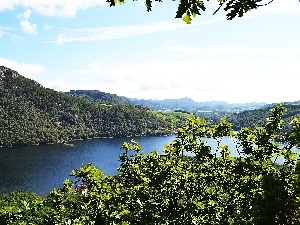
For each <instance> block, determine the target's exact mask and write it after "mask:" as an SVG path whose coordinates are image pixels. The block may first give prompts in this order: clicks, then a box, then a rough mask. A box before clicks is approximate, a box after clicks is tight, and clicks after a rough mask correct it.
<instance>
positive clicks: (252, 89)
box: [71, 46, 300, 103]
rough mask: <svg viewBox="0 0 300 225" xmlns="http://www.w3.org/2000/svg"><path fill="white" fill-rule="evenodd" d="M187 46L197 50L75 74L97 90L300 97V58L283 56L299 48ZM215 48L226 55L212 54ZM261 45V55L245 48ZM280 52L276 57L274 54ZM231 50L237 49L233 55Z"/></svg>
mask: <svg viewBox="0 0 300 225" xmlns="http://www.w3.org/2000/svg"><path fill="white" fill-rule="evenodd" d="M173 47H174V46H173ZM177 47H179V46H177ZM174 48H175V47H174ZM182 48H183V50H184V51H186V52H192V53H190V54H191V55H192V57H191V58H185V59H184V58H181V60H180V61H169V62H156V63H145V64H131V65H130V64H127V65H124V66H106V65H101V64H99V66H97V64H91V65H90V67H88V68H86V69H82V70H76V71H71V73H73V74H74V76H76V77H77V78H79V77H80V76H82V77H83V76H84V79H85V80H93V81H94V83H93V86H92V88H93V89H98V90H102V91H106V92H110V93H115V94H118V95H123V96H127V97H137V98H145V99H149V98H152V99H153V98H156V99H164V98H180V97H187V96H190V97H193V98H194V99H195V100H197V101H209V100H226V101H229V102H251V101H265V102H270V103H271V102H274V99H276V101H277V102H279V101H293V100H297V99H298V97H297V96H299V95H298V94H297V90H298V87H297V86H298V84H299V83H300V76H299V74H300V68H299V66H298V64H299V63H298V60H297V57H296V58H290V59H288V58H285V57H284V56H283V55H285V54H286V55H289V54H290V53H291V52H292V53H295V54H300V50H299V49H276V48H275V49H273V50H272V49H262V48H261V49H253V50H252V49H248V48H239V47H233V48H231V47H223V48H217V47H211V48H207V49H205V48H203V49H200V50H201V51H202V52H201V51H200V52H201V54H199V52H198V50H199V49H196V50H195V51H194V49H189V48H187V49H184V47H182ZM218 49H219V50H218ZM172 50H174V49H172ZM176 50H178V49H176ZM179 50H180V51H181V50H182V49H179ZM188 50H189V51H188ZM211 50H213V51H214V53H219V52H221V53H224V54H211V52H210V51H211ZM230 50H231V52H230ZM256 50H257V51H258V52H259V54H257V55H259V56H261V57H248V55H247V54H243V53H244V51H246V52H247V51H248V53H249V54H252V53H255V52H256ZM276 52H277V53H278V54H277V57H273V55H274V54H275V53H276ZM227 53H229V54H232V55H231V57H228V55H227ZM261 54H262V55H261ZM211 56H214V57H211ZM282 56H283V57H284V59H282V58H281V57H282ZM283 77H284V79H283ZM90 87H91V86H90ZM241 93H243V94H241Z"/></svg>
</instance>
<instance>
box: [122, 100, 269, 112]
mask: <svg viewBox="0 0 300 225" xmlns="http://www.w3.org/2000/svg"><path fill="white" fill-rule="evenodd" d="M123 99H124V100H126V101H128V102H131V103H132V104H134V105H143V106H146V107H149V108H150V109H154V110H175V109H181V110H184V111H188V112H193V113H194V112H196V111H215V112H216V111H228V112H229V111H242V110H250V109H257V108H261V107H263V106H264V105H266V103H264V102H251V103H233V104H230V103H227V102H225V101H207V102H196V101H194V100H193V99H191V98H187V97H186V98H180V99H164V100H145V99H137V98H127V97H123Z"/></svg>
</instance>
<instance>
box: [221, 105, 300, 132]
mask: <svg viewBox="0 0 300 225" xmlns="http://www.w3.org/2000/svg"><path fill="white" fill-rule="evenodd" d="M282 104H283V105H284V107H285V108H286V110H285V113H284V115H283V119H284V120H285V121H286V123H285V124H284V127H283V131H286V130H287V129H290V125H289V122H290V121H291V120H292V119H293V118H295V117H299V116H300V102H299V101H296V102H285V103H282ZM275 105H277V103H274V104H270V105H267V106H266V107H264V108H261V109H254V110H246V111H242V112H235V113H232V114H229V115H227V116H226V120H228V121H229V122H231V123H232V124H233V129H234V130H239V129H240V128H242V127H255V126H257V125H259V126H261V125H264V124H265V123H266V122H267V118H268V116H269V112H270V109H271V108H272V107H274V106H275Z"/></svg>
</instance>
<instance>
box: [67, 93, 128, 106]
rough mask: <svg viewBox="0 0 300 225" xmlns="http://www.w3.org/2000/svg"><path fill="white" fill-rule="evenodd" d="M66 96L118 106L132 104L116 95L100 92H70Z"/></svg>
mask: <svg viewBox="0 0 300 225" xmlns="http://www.w3.org/2000/svg"><path fill="white" fill-rule="evenodd" d="M66 94H69V95H72V96H76V97H81V98H86V99H89V100H95V101H97V102H99V103H102V104H117V105H124V104H125V105H126V104H130V102H128V101H126V100H124V99H123V98H121V97H119V96H117V95H116V94H110V93H106V92H102V91H98V90H70V92H66Z"/></svg>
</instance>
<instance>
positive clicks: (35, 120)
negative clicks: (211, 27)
mask: <svg viewBox="0 0 300 225" xmlns="http://www.w3.org/2000/svg"><path fill="white" fill-rule="evenodd" d="M180 119H183V118H180V117H176V118H175V120H174V117H169V116H167V115H163V114H160V113H158V112H155V111H152V110H149V109H147V108H144V107H136V106H131V105H126V104H121V105H120V104H100V103H97V102H95V101H90V100H88V99H85V98H78V97H74V96H70V95H68V94H65V93H61V92H57V91H54V90H52V89H48V88H44V87H42V86H41V85H40V84H39V83H37V82H36V81H34V80H31V79H28V78H25V77H24V76H21V75H20V74H19V73H18V72H16V71H13V70H11V69H9V68H6V67H4V66H1V67H0V127H1V129H0V146H18V145H34V144H46V143H61V142H66V141H70V140H74V139H87V138H94V137H116V136H132V135H136V134H137V135H141V134H143V135H159V134H171V133H174V132H175V130H176V127H175V126H176V125H175V124H176V123H178V120H180Z"/></svg>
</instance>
